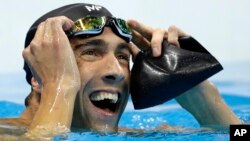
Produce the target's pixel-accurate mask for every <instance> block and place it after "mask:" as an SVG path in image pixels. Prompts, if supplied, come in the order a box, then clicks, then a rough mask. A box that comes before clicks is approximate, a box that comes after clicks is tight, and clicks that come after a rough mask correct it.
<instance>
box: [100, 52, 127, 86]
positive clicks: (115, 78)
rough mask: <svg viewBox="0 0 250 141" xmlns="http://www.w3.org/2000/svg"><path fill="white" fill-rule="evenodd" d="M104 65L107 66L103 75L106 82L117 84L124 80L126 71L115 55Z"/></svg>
mask: <svg viewBox="0 0 250 141" xmlns="http://www.w3.org/2000/svg"><path fill="white" fill-rule="evenodd" d="M103 65H104V67H105V69H104V73H103V76H102V80H103V81H104V82H106V83H110V84H116V83H119V82H121V81H122V80H124V78H125V72H124V70H123V68H122V66H121V65H120V63H119V61H118V60H117V58H116V57H115V56H112V57H109V59H108V60H107V63H105V64H103Z"/></svg>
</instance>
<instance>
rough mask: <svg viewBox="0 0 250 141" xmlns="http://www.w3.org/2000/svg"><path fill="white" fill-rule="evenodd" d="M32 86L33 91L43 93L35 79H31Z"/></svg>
mask: <svg viewBox="0 0 250 141" xmlns="http://www.w3.org/2000/svg"><path fill="white" fill-rule="evenodd" d="M31 86H32V89H33V91H35V92H37V93H41V89H40V85H39V83H38V82H37V80H36V79H35V78H34V77H32V78H31Z"/></svg>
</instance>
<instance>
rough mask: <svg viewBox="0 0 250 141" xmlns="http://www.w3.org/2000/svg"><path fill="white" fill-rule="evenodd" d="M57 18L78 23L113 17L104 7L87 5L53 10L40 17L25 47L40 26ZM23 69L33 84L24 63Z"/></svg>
mask: <svg viewBox="0 0 250 141" xmlns="http://www.w3.org/2000/svg"><path fill="white" fill-rule="evenodd" d="M56 16H66V17H68V18H69V19H71V20H72V21H76V20H78V19H80V18H82V17H86V16H112V14H111V13H110V12H109V11H108V10H107V9H106V8H105V7H103V6H100V5H93V4H86V3H76V4H70V5H66V6H63V7H60V8H57V9H55V10H52V11H50V12H48V13H46V14H45V15H43V16H42V17H40V18H39V19H38V20H37V21H36V22H35V23H34V24H33V25H32V26H31V27H30V29H29V31H28V32H27V34H26V39H25V47H27V46H28V45H29V44H30V42H31V41H32V39H33V38H34V36H35V33H36V30H37V27H38V25H39V24H40V23H41V22H43V21H45V20H46V19H48V18H51V17H56ZM23 69H24V70H25V72H26V80H27V82H28V83H29V84H31V77H32V73H31V71H30V69H29V66H28V65H27V64H26V62H24V67H23Z"/></svg>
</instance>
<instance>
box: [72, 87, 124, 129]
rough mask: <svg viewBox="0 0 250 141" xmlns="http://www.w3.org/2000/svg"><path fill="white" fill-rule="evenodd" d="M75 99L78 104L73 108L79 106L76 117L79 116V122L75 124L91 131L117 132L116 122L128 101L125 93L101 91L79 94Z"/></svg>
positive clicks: (112, 90) (109, 90)
mask: <svg viewBox="0 0 250 141" xmlns="http://www.w3.org/2000/svg"><path fill="white" fill-rule="evenodd" d="M77 99H79V100H78V102H79V104H78V105H75V106H78V107H79V106H80V107H79V109H78V110H77V111H78V112H77V115H80V118H79V119H80V120H81V122H78V123H77V124H81V127H83V128H85V129H89V130H92V131H97V132H117V130H118V122H119V120H120V117H121V115H122V113H123V111H124V109H125V107H126V104H127V101H128V94H127V93H121V92H119V91H117V90H114V89H101V90H95V91H92V92H91V93H89V94H79V95H78V97H77ZM75 108H76V107H75ZM75 113H76V112H74V114H75ZM79 119H78V120H79ZM74 125H75V124H74ZM75 126H79V125H75ZM79 127H80V126H79Z"/></svg>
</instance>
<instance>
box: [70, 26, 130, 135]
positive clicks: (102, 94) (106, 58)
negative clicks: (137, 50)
mask: <svg viewBox="0 0 250 141" xmlns="http://www.w3.org/2000/svg"><path fill="white" fill-rule="evenodd" d="M71 44H72V48H73V50H74V53H75V56H76V60H77V64H78V68H79V71H80V76H81V82H82V86H81V89H80V91H79V92H78V95H77V98H76V102H75V109H74V116H73V122H72V127H73V128H74V127H76V128H83V129H91V130H97V131H104V130H105V131H116V130H117V126H118V122H119V119H120V117H121V114H122V113H123V111H124V108H125V106H126V104H127V101H128V96H129V76H130V71H129V57H130V52H129V49H128V43H126V42H125V41H124V40H123V39H121V38H120V37H118V36H117V35H116V34H114V33H113V32H112V30H111V29H110V28H108V27H105V29H104V31H103V33H102V34H101V35H99V36H95V37H91V38H87V39H82V38H73V39H71Z"/></svg>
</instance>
